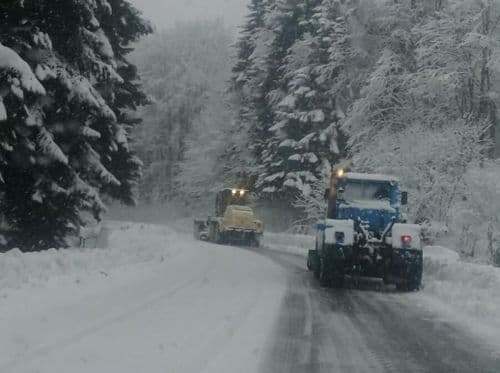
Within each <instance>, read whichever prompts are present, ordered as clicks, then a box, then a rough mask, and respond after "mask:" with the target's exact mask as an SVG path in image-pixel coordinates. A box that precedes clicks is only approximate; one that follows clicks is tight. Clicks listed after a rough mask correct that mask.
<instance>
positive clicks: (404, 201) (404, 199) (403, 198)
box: [401, 192, 408, 206]
mask: <svg viewBox="0 0 500 373" xmlns="http://www.w3.org/2000/svg"><path fill="white" fill-rule="evenodd" d="M407 204H408V192H401V205H402V206H406V205H407Z"/></svg>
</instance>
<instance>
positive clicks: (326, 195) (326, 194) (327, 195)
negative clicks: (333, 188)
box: [324, 188, 330, 201]
mask: <svg viewBox="0 0 500 373" xmlns="http://www.w3.org/2000/svg"><path fill="white" fill-rule="evenodd" d="M324 197H325V201H328V199H329V198H330V188H328V189H325V196H324Z"/></svg>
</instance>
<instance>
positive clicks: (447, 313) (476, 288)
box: [264, 233, 500, 348]
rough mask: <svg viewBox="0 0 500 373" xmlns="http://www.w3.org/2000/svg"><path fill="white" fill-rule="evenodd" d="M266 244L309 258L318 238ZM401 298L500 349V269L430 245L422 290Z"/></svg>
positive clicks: (281, 237)
mask: <svg viewBox="0 0 500 373" xmlns="http://www.w3.org/2000/svg"><path fill="white" fill-rule="evenodd" d="M264 245H265V247H266V248H268V249H269V250H277V251H282V252H287V253H291V254H295V255H302V256H304V257H305V256H307V251H308V250H309V249H310V248H313V247H314V237H312V236H304V235H288V234H279V233H269V234H267V235H266V237H265V239H264ZM397 297H399V298H400V297H407V298H408V301H409V302H417V303H416V304H418V305H421V306H423V307H425V308H427V309H431V310H433V311H436V312H438V313H439V314H441V315H442V316H443V317H445V318H448V319H449V320H450V321H454V322H456V323H459V324H461V325H463V326H464V327H465V328H467V330H468V331H470V332H473V333H475V334H479V335H481V336H482V337H487V338H488V339H489V342H491V343H494V344H495V345H498V346H499V348H500V268H495V267H493V266H490V265H482V264H477V263H469V262H465V261H462V260H460V258H459V256H458V254H457V253H456V252H455V251H453V250H451V249H448V248H445V247H441V246H427V247H425V248H424V284H423V288H422V290H421V291H420V292H419V293H416V294H406V295H405V294H397Z"/></svg>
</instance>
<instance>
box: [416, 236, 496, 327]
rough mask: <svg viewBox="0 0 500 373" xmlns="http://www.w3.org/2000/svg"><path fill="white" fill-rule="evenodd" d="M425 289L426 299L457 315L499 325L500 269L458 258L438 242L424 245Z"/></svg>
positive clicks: (488, 324) (464, 318) (491, 325)
mask: <svg viewBox="0 0 500 373" xmlns="http://www.w3.org/2000/svg"><path fill="white" fill-rule="evenodd" d="M424 271H425V274H424V285H425V286H424V289H423V291H422V292H421V295H422V296H423V297H426V298H427V300H428V301H429V302H432V303H435V304H440V305H441V306H442V307H443V308H447V309H448V310H449V312H450V313H453V314H454V316H455V317H456V318H459V319H462V320H466V321H467V322H468V323H470V321H471V319H472V320H474V321H477V322H481V323H483V324H485V325H487V326H489V327H493V328H495V329H497V330H498V329H500V312H499V305H500V269H498V268H495V267H492V266H488V265H481V264H476V263H468V262H464V261H461V260H460V259H459V256H458V254H457V253H456V252H454V251H452V250H450V249H446V248H444V247H439V246H429V247H426V248H425V249H424Z"/></svg>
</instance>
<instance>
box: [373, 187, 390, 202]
mask: <svg viewBox="0 0 500 373" xmlns="http://www.w3.org/2000/svg"><path fill="white" fill-rule="evenodd" d="M373 197H374V198H375V199H379V200H386V199H387V200H390V199H391V190H390V187H389V185H387V184H381V185H380V186H379V187H378V188H377V191H376V192H375V195H374V196H373Z"/></svg>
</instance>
